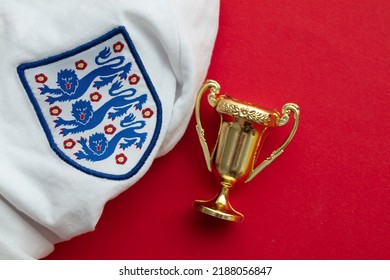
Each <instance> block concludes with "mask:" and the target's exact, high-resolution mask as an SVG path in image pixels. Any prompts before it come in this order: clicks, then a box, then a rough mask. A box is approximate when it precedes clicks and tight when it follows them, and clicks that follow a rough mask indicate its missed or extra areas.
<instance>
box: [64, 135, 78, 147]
mask: <svg viewBox="0 0 390 280" xmlns="http://www.w3.org/2000/svg"><path fill="white" fill-rule="evenodd" d="M74 146H76V142H75V141H74V140H73V139H71V138H69V139H68V140H65V141H64V148H65V149H72V148H73V147H74Z"/></svg>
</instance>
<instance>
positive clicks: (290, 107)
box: [245, 103, 299, 183]
mask: <svg viewBox="0 0 390 280" xmlns="http://www.w3.org/2000/svg"><path fill="white" fill-rule="evenodd" d="M291 113H293V114H294V124H293V127H292V128H291V131H290V134H289V135H288V137H287V139H286V140H285V141H284V142H283V144H282V145H281V146H280V147H279V148H278V149H276V150H274V151H273V152H272V153H271V155H270V156H269V157H268V158H266V159H265V160H264V161H263V162H262V163H260V164H259V165H258V166H257V167H256V168H255V169H252V171H251V173H250V174H249V176H248V178H247V179H246V180H245V183H248V182H249V181H251V180H252V179H253V178H254V177H255V176H256V175H257V174H259V173H260V172H261V171H262V170H263V169H264V168H266V167H267V166H268V165H270V164H271V163H272V162H273V161H274V160H275V159H276V158H277V157H279V156H280V155H281V154H282V153H283V151H284V149H285V148H286V147H287V145H288V144H289V143H290V141H291V139H292V138H293V137H294V135H295V132H296V131H297V128H298V123H299V107H298V105H296V104H294V103H287V104H285V105H284V106H283V108H282V114H283V115H282V117H281V118H280V119H279V121H278V124H277V125H278V126H283V125H285V124H286V123H288V121H289V115H290V114H291Z"/></svg>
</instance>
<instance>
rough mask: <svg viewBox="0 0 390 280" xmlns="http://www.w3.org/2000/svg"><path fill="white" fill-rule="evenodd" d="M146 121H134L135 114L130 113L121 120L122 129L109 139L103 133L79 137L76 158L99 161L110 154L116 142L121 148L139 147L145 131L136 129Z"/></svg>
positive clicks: (145, 134)
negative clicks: (79, 146)
mask: <svg viewBox="0 0 390 280" xmlns="http://www.w3.org/2000/svg"><path fill="white" fill-rule="evenodd" d="M145 125H146V123H145V121H143V120H140V121H135V116H134V115H133V114H130V115H128V116H126V117H125V118H124V119H123V120H122V121H121V126H122V127H124V128H125V129H123V130H122V131H120V132H119V133H117V134H116V135H115V136H114V137H113V138H112V139H111V140H110V141H108V140H107V138H106V136H105V135H104V133H100V132H98V133H95V134H92V135H91V136H90V137H89V138H88V140H87V139H86V138H84V137H81V139H80V140H78V141H77V142H78V143H80V144H81V146H82V150H80V151H78V152H77V153H75V156H76V157H77V159H86V160H89V161H100V160H104V159H106V158H108V157H109V156H111V155H112V154H113V153H114V151H115V149H116V147H117V145H118V143H119V142H120V141H121V140H122V139H123V142H121V143H119V147H120V148H121V149H123V150H125V149H127V148H129V147H130V146H132V145H135V146H136V147H137V148H139V149H141V148H142V145H143V143H144V142H145V140H146V136H147V133H145V132H138V131H137V130H139V129H142V128H143V127H145Z"/></svg>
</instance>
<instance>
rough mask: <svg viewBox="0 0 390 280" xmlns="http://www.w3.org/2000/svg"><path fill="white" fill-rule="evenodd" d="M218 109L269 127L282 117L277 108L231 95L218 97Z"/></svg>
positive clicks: (275, 124) (222, 112)
mask: <svg viewBox="0 0 390 280" xmlns="http://www.w3.org/2000/svg"><path fill="white" fill-rule="evenodd" d="M216 110H217V112H219V113H221V114H227V115H230V116H232V117H235V118H242V119H244V120H245V121H249V122H254V123H257V124H262V125H265V126H269V127H274V126H277V125H278V121H279V119H280V115H279V113H278V112H277V111H276V110H275V109H273V110H272V109H266V108H263V107H260V106H258V105H254V104H251V103H249V102H245V101H241V100H238V99H235V98H232V97H229V96H220V97H219V98H218V101H217V105H216Z"/></svg>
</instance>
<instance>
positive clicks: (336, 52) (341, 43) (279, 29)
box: [48, 0, 390, 259]
mask: <svg viewBox="0 0 390 280" xmlns="http://www.w3.org/2000/svg"><path fill="white" fill-rule="evenodd" d="M208 78H210V79H215V80H217V81H218V82H219V83H220V84H221V86H222V91H223V92H228V93H229V94H230V95H232V96H234V97H237V98H240V99H245V100H247V101H251V102H254V103H257V104H260V105H263V106H265V107H269V108H276V109H277V110H280V109H281V107H282V105H283V104H284V103H286V102H295V103H297V104H299V105H300V107H301V122H300V126H299V128H298V132H297V134H296V136H295V138H294V139H293V141H292V142H291V144H290V145H289V146H288V148H287V149H286V151H285V153H284V154H283V155H282V156H281V157H280V158H278V159H277V160H276V161H275V162H274V163H273V164H272V165H270V166H269V167H268V168H267V169H265V170H264V171H263V172H262V173H261V174H259V175H258V176H257V177H256V178H255V179H254V180H253V181H252V182H251V183H249V184H247V185H242V186H238V187H237V188H235V189H234V190H233V192H232V197H231V198H232V204H233V206H234V207H235V208H236V209H237V210H239V211H241V212H242V213H244V215H245V221H244V222H243V223H241V224H235V223H229V222H224V221H220V220H217V219H215V218H211V217H208V216H206V215H203V214H201V213H198V212H196V211H194V210H193V209H192V207H191V205H192V202H193V200H195V199H207V198H211V197H212V196H214V194H215V193H216V192H217V185H216V183H215V180H214V177H213V175H212V174H211V173H208V171H207V169H206V166H205V164H204V159H203V155H202V151H201V148H200V146H199V144H198V138H197V135H196V132H195V128H194V123H195V122H194V119H192V121H191V123H190V126H189V128H188V130H187V132H186V134H185V135H184V138H183V139H182V141H181V142H179V144H178V145H177V146H176V148H175V149H174V150H173V151H172V152H171V153H169V154H168V155H167V156H165V157H163V158H160V159H157V160H156V161H155V163H154V165H153V166H152V168H151V169H150V171H149V172H148V174H147V175H146V176H145V177H144V178H142V179H141V180H140V181H139V182H138V183H137V184H136V185H134V186H133V187H131V188H130V189H129V190H128V191H126V192H125V193H123V194H122V195H120V196H119V197H117V198H116V199H114V200H113V201H110V202H109V203H108V204H107V206H106V208H105V210H104V213H103V216H102V218H101V220H100V222H99V223H98V225H97V228H96V230H95V231H94V232H92V233H88V234H85V235H82V236H79V237H76V238H74V239H73V240H71V241H67V242H63V243H60V244H58V245H57V246H56V250H55V252H54V253H53V254H51V255H50V256H49V257H48V259H389V258H390V215H389V212H390V210H389V209H390V208H389V205H390V175H389V171H390V168H389V167H390V165H389V158H390V149H389V146H390V145H389V139H390V137H389V136H390V133H389V131H390V126H389V122H390V121H389V119H390V114H389V105H390V103H389V93H390V2H389V1H388V0H383V1H380V0H365V1H362V0H359V1H357V0H356V1H352V0H351V1H329V0H326V1H325V0H324V1H323V0H321V1H308V0H305V1H303V0H300V1H287V0H286V1H280V0H279V1H273V0H272V1H270V0H267V1H255V0H249V1H240V3H238V2H236V1H222V3H221V13H220V29H219V34H218V37H217V42H216V46H215V51H214V54H213V58H212V61H211V67H210V71H209V74H208ZM203 109H205V110H204V111H206V112H205V114H208V115H209V116H208V119H210V118H211V120H213V118H212V115H213V112H212V111H211V109H210V110H209V108H206V107H204V108H203ZM207 110H209V111H207ZM216 127H217V122H215V123H214V122H210V123H209V124H208V130H207V134H206V136H207V137H208V138H210V139H212V138H213V137H212V134H213V133H214V131H213V129H215V128H216ZM287 133H288V130H287V129H286V130H284V129H275V130H274V131H273V132H272V133H271V134H270V136H269V138H268V139H267V140H266V143H265V147H264V150H263V152H264V153H262V155H263V156H264V157H265V156H266V153H265V151H268V150H270V149H272V148H273V147H276V146H277V145H278V144H280V143H281V141H282V140H283V139H284V137H285V135H286V134H287ZM209 142H211V140H210V141H209Z"/></svg>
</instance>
